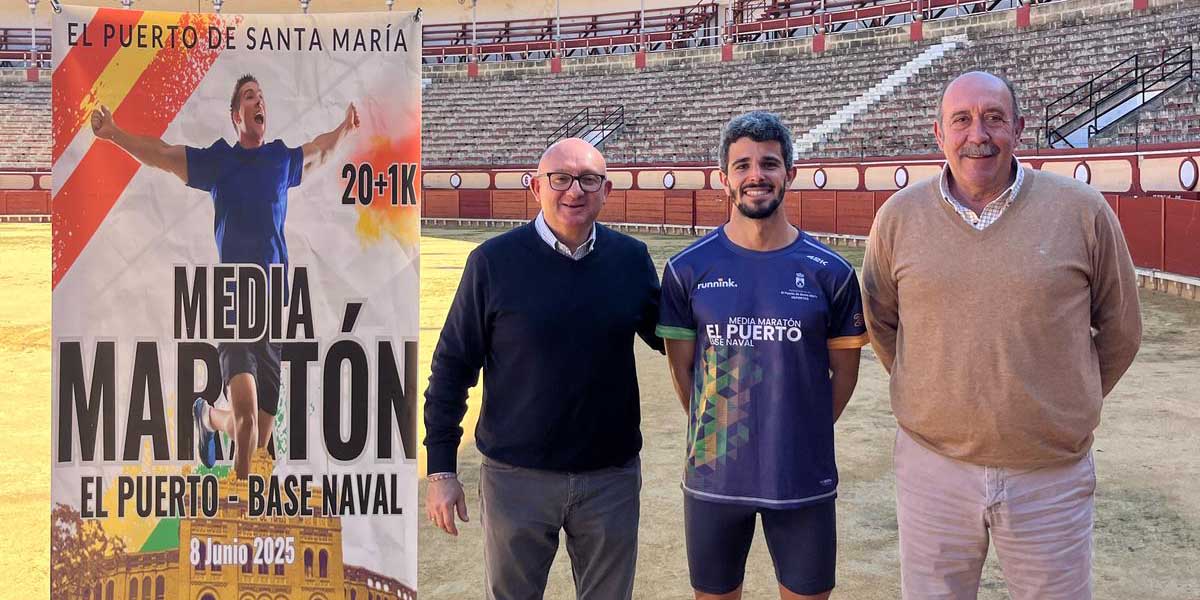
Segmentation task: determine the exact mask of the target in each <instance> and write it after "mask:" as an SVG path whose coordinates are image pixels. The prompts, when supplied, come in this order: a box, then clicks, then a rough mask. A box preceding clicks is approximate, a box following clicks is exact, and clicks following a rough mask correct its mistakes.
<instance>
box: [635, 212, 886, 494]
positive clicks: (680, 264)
mask: <svg viewBox="0 0 1200 600" xmlns="http://www.w3.org/2000/svg"><path fill="white" fill-rule="evenodd" d="M662 281H663V283H662V302H661V304H660V309H659V310H660V312H659V325H658V328H657V330H656V331H657V333H658V334H659V335H660V336H662V337H663V338H667V339H683V340H686V339H694V340H695V341H696V357H695V362H694V366H693V369H694V370H693V373H694V380H695V387H694V389H693V391H692V399H691V410H690V414H689V418H688V442H687V467H686V469H685V472H684V480H683V489H684V492H685V493H687V494H689V495H691V496H692V497H694V498H697V499H701V500H709V501H715V502H726V503H734V504H745V505H751V506H759V507H763V508H774V509H783V508H795V507H800V506H805V505H809V504H816V503H819V502H824V501H829V500H832V499H833V498H835V497H836V496H837V482H838V474H837V466H836V465H835V463H834V449H833V387H832V383H831V381H830V378H829V350H830V349H837V348H861V347H862V346H864V345H866V343H867V334H866V327H865V324H864V321H863V313H862V298H861V295H860V292H859V287H858V277H857V276H856V275H855V273H854V268H853V267H852V266H851V265H850V263H848V262H846V260H845V259H843V258H842V257H841V256H840V255H838V254H837V253H835V252H833V251H832V250H830V249H829V248H828V247H826V246H825V245H823V244H821V243H820V242H818V241H816V240H815V239H813V238H812V237H811V236H809V235H808V234H806V233H804V232H803V231H801V232H800V234H799V236H797V238H796V240H795V241H794V242H793V243H791V244H789V245H788V246H786V247H784V248H780V249H778V250H774V251H770V252H758V251H754V250H749V249H746V248H742V247H740V246H738V245H736V244H734V243H733V242H732V241H730V240H729V238H728V237H727V236H726V235H725V228H724V227H719V228H717V229H716V230H715V231H713V232H712V233H710V234H708V235H706V236H705V237H703V238H701V239H700V240H697V241H696V242H695V243H693V244H692V245H691V246H689V247H688V248H687V249H685V250H684V251H682V252H680V253H679V254H678V255H676V256H675V257H674V258H672V259H671V260H670V261H668V262H667V266H666V269H665V270H664V273H663V279H662Z"/></svg>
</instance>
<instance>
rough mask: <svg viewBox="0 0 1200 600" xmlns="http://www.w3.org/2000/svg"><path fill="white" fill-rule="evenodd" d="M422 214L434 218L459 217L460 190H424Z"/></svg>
mask: <svg viewBox="0 0 1200 600" xmlns="http://www.w3.org/2000/svg"><path fill="white" fill-rule="evenodd" d="M423 196H424V202H423V203H422V204H421V214H422V215H423V216H426V217H431V218H434V219H456V218H458V192H455V191H443V190H424V192H423Z"/></svg>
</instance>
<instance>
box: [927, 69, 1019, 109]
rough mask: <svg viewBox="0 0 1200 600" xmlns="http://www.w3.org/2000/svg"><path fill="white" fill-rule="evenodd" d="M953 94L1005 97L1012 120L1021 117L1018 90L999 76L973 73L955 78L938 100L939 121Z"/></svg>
mask: <svg viewBox="0 0 1200 600" xmlns="http://www.w3.org/2000/svg"><path fill="white" fill-rule="evenodd" d="M951 94H953V95H954V96H955V97H961V96H969V97H977V96H981V95H987V96H992V97H996V96H1003V97H1004V98H1005V99H1007V100H1008V105H1009V106H1010V107H1011V108H1012V115H1011V117H1012V119H1013V120H1016V119H1017V118H1018V117H1020V116H1021V107H1020V105H1018V104H1017V92H1016V90H1014V89H1013V86H1012V83H1010V82H1009V81H1008V80H1007V79H1005V78H1003V77H1000V76H999V75H993V74H991V73H987V72H984V71H971V72H968V73H963V74H962V75H959V76H958V77H955V78H954V79H953V80H952V81H950V83H947V84H946V87H944V88H942V95H941V97H940V98H938V112H937V118H938V121H941V120H942V116H943V113H942V110H943V108H944V106H945V104H946V97H947V96H950V95H951Z"/></svg>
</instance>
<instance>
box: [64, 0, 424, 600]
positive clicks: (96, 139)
mask: <svg viewBox="0 0 1200 600" xmlns="http://www.w3.org/2000/svg"><path fill="white" fill-rule="evenodd" d="M53 35H54V39H53V49H54V73H53V91H52V95H53V110H54V112H53V132H54V142H53V164H54V168H53V182H54V183H53V190H52V204H51V206H52V220H53V276H52V282H53V294H52V297H53V307H52V314H53V322H52V339H53V375H52V401H53V411H52V412H53V424H52V427H53V447H52V448H51V454H52V482H53V483H52V493H51V495H52V516H51V521H52V523H51V540H50V542H51V558H50V560H51V577H50V578H51V597H52V598H55V599H60V598H61V599H67V600H75V599H82V600H102V599H103V600H112V599H114V598H119V599H121V600H125V599H132V600H151V599H154V600H164V599H179V600H227V599H228V600H243V599H246V598H251V599H253V600H264V599H266V600H280V599H289V600H310V599H317V600H333V599H335V598H337V599H342V598H346V599H351V600H359V599H363V600H366V599H369V598H379V599H400V600H408V599H410V598H415V597H416V581H417V574H416V568H417V552H416V544H417V522H416V516H417V510H416V502H417V497H416V389H417V385H416V381H415V380H416V372H417V367H416V360H417V353H416V342H417V333H418V319H417V316H418V310H417V301H418V258H419V254H418V240H419V235H420V220H419V217H420V209H419V206H420V186H419V185H418V182H419V181H420V167H419V165H420V162H421V156H420V155H421V140H420V133H421V117H420V110H421V70H420V57H421V38H420V35H421V29H420V24H419V23H418V22H417V21H416V19H415V16H414V15H413V14H412V13H399V12H395V13H393V12H386V13H382V12H381V13H369V14H367V13H363V14H324V15H301V14H293V15H233V14H198V13H168V12H151V11H136V10H118V9H106V8H84V7H69V6H68V7H64V8H63V11H62V13H61V14H60V15H57V16H56V17H55V21H54V33H53Z"/></svg>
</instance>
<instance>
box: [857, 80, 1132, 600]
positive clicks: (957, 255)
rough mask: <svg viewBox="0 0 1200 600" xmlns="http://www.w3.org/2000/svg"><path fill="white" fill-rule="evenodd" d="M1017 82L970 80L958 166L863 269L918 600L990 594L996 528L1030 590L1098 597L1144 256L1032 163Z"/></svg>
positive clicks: (1011, 565) (949, 101) (956, 112)
mask: <svg viewBox="0 0 1200 600" xmlns="http://www.w3.org/2000/svg"><path fill="white" fill-rule="evenodd" d="M1023 128H1024V119H1023V118H1022V117H1021V116H1020V112H1019V109H1018V106H1017V101H1016V96H1015V93H1014V92H1013V90H1012V87H1011V85H1009V84H1008V83H1007V82H1006V81H1005V80H1003V79H1001V78H998V77H995V76H993V75H989V74H986V73H967V74H965V75H962V76H961V77H959V78H957V79H955V80H954V81H953V82H951V83H950V85H948V86H947V87H946V90H945V93H944V94H943V96H942V101H941V104H940V106H939V111H938V121H937V122H936V123H935V124H934V134H935V136H936V137H937V141H938V145H939V147H941V149H942V151H943V153H944V154H945V156H946V167H945V169H943V172H942V175H941V177H938V178H933V179H931V180H928V181H923V182H920V183H917V184H914V185H913V186H911V187H909V188H907V189H905V190H902V191H901V192H899V193H897V194H896V195H895V196H893V197H892V198H891V199H890V200H889V201H888V202H887V203H886V204H884V205H883V207H882V208H881V209H880V211H879V214H878V216H877V217H876V219H875V224H874V226H873V227H872V228H871V236H870V241H869V242H868V247H867V256H866V260H865V263H864V266H863V304H864V308H865V311H866V315H867V326H868V328H869V331H870V336H871V343H872V345H873V346H874V349H875V353H876V354H877V355H878V356H879V359H880V362H881V363H882V364H883V366H884V368H886V369H887V370H888V372H889V373H890V374H891V398H892V410H893V412H894V413H895V415H896V420H897V421H898V423H899V426H900V427H899V432H898V433H897V437H896V448H895V468H896V497H897V501H896V513H897V520H898V522H899V526H900V563H901V585H902V588H903V594H904V597H905V598H909V599H920V600H931V599H942V598H946V599H963V598H975V597H976V594H977V592H978V588H979V578H980V571H981V569H982V566H983V562H984V558H985V557H986V555H987V548H988V544H989V538H990V541H991V543H993V544H995V547H996V554H997V556H998V558H999V560H1000V566H1001V569H1002V571H1003V572H1004V577H1005V580H1006V583H1007V585H1008V590H1009V594H1010V595H1011V597H1012V598H1014V599H1017V600H1022V599H1034V598H1037V599H1039V600H1050V599H1064V600H1065V599H1070V600H1081V599H1089V598H1091V593H1092V592H1091V559H1092V522H1093V506H1094V502H1093V498H1094V491H1095V483H1096V475H1095V466H1094V463H1093V460H1092V455H1091V446H1092V432H1093V430H1094V429H1095V428H1096V426H1097V424H1099V422H1100V405H1101V402H1102V399H1103V397H1104V396H1105V395H1106V394H1108V392H1109V391H1111V390H1112V388H1113V386H1115V385H1116V383H1117V381H1118V380H1119V379H1120V378H1121V375H1122V374H1123V373H1124V372H1125V370H1126V369H1127V368H1128V367H1129V365H1130V363H1131V362H1133V358H1134V355H1135V354H1137V350H1138V345H1139V343H1140V340H1141V317H1140V314H1139V309H1138V297H1137V286H1136V280H1135V275H1134V270H1133V263H1132V261H1131V260H1130V257H1129V250H1128V248H1127V247H1126V245H1125V239H1124V236H1123V235H1122V233H1121V229H1120V225H1119V223H1118V222H1117V218H1116V215H1114V214H1113V211H1112V210H1111V209H1110V208H1109V206H1108V204H1107V203H1106V202H1105V200H1104V198H1103V196H1102V195H1101V194H1099V193H1098V192H1096V191H1095V190H1094V189H1092V188H1090V187H1088V186H1086V185H1084V184H1082V183H1078V182H1076V181H1074V180H1071V179H1067V178H1064V177H1060V176H1056V175H1053V174H1050V173H1046V172H1042V171H1035V170H1032V169H1030V168H1028V167H1026V166H1024V165H1021V164H1020V163H1019V162H1018V161H1017V160H1016V159H1015V157H1014V156H1013V149H1014V147H1015V146H1016V144H1017V142H1018V140H1020V137H1021V131H1022V129H1023Z"/></svg>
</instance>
